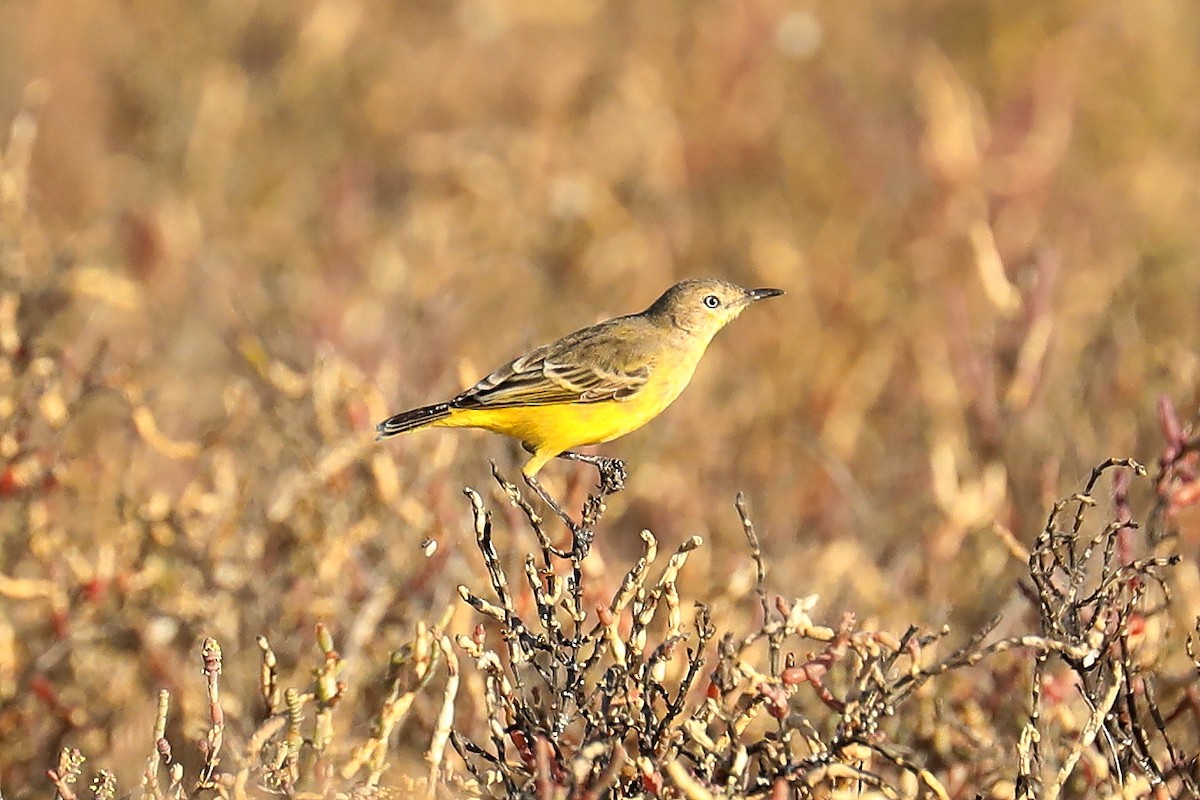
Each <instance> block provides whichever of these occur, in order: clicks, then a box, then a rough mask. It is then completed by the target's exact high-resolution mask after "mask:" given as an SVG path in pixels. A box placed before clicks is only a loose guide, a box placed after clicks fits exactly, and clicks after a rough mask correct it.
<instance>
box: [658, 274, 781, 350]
mask: <svg viewBox="0 0 1200 800" xmlns="http://www.w3.org/2000/svg"><path fill="white" fill-rule="evenodd" d="M781 294H783V291H782V290H780V289H743V288H742V287H741V286H738V285H737V284H733V283H729V282H727V281H721V280H716V279H713V278H697V279H692V280H686V281H681V282H680V283H677V284H675V285H674V286H672V287H671V288H670V289H667V291H665V292H663V295H662V297H660V298H658V299H657V300H655V301H654V305H652V306H650V308H648V309H647V310H646V314H647V316H650V317H652V318H654V319H655V320H657V321H661V322H663V323H665V324H669V325H672V326H674V327H676V328H679V329H681V330H685V331H688V332H689V333H694V334H700V335H706V336H708V337H709V338H711V337H713V336H714V335H716V333H717V331H719V330H721V328H724V327H725V326H726V325H727V324H728V323H729V322H730V321H731V320H733V319H734V318H735V317H737V315H738V314H741V313H742V311H743V310H744V309H745V308H746V306H748V305H750V304H751V303H753V302H755V301H757V300H765V299H766V298H768V297H777V296H779V295H781Z"/></svg>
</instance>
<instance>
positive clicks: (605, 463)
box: [558, 450, 629, 494]
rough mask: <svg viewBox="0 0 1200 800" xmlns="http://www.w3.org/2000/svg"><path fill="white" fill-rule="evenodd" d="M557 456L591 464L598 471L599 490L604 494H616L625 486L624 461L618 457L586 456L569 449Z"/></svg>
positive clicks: (626, 475)
mask: <svg viewBox="0 0 1200 800" xmlns="http://www.w3.org/2000/svg"><path fill="white" fill-rule="evenodd" d="M558 457H559V458H565V459H567V460H568V461H579V462H582V463H584V464H591V465H592V466H593V467H595V468H596V472H598V473H600V491H601V492H602V493H604V494H616V493H617V492H619V491H621V490H622V489H624V488H625V479H626V478H627V477H629V476H628V474H627V473H626V472H625V462H624V461H622V460H621V459H619V458H605V457H604V456H588V455H584V454H583V453H573V452H571V451H570V450H568V451H566V452H565V453H559V454H558Z"/></svg>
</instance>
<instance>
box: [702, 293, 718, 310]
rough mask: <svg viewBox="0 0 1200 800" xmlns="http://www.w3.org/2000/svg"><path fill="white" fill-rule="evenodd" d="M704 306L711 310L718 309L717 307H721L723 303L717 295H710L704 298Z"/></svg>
mask: <svg viewBox="0 0 1200 800" xmlns="http://www.w3.org/2000/svg"><path fill="white" fill-rule="evenodd" d="M704 305H706V306H708V307H709V308H716V307H717V306H719V305H721V301H720V299H719V298H718V297H717V296H716V295H715V294H710V295H708V296H707V297H705V298H704Z"/></svg>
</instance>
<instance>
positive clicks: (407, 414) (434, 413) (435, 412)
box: [375, 403, 450, 441]
mask: <svg viewBox="0 0 1200 800" xmlns="http://www.w3.org/2000/svg"><path fill="white" fill-rule="evenodd" d="M448 416H450V404H449V403H438V404H437V405H434V406H421V407H420V408H414V409H413V410H411V411H404V412H401V413H399V414H397V415H395V416H394V417H388V418H387V419H385V420H384V421H383V422H381V423H379V424H378V425H376V426H375V431H376V433H375V441H379V440H380V439H386V438H388V437H389V436H395V435H397V434H400V433H408V432H409V431H415V430H417V429H418V428H424V427H425V426H426V425H432V424H434V423H435V422H438V421H439V420H443V419H445V418H446V417H448Z"/></svg>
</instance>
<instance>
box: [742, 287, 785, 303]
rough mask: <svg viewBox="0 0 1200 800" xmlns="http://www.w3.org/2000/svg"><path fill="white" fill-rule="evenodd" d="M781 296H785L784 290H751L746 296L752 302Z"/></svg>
mask: <svg viewBox="0 0 1200 800" xmlns="http://www.w3.org/2000/svg"><path fill="white" fill-rule="evenodd" d="M781 294H783V289H751V290H750V291H748V292H746V295H747V296H748V297H749V298H750V302H754V301H755V300H766V299H767V298H768V297H779V295H781Z"/></svg>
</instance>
